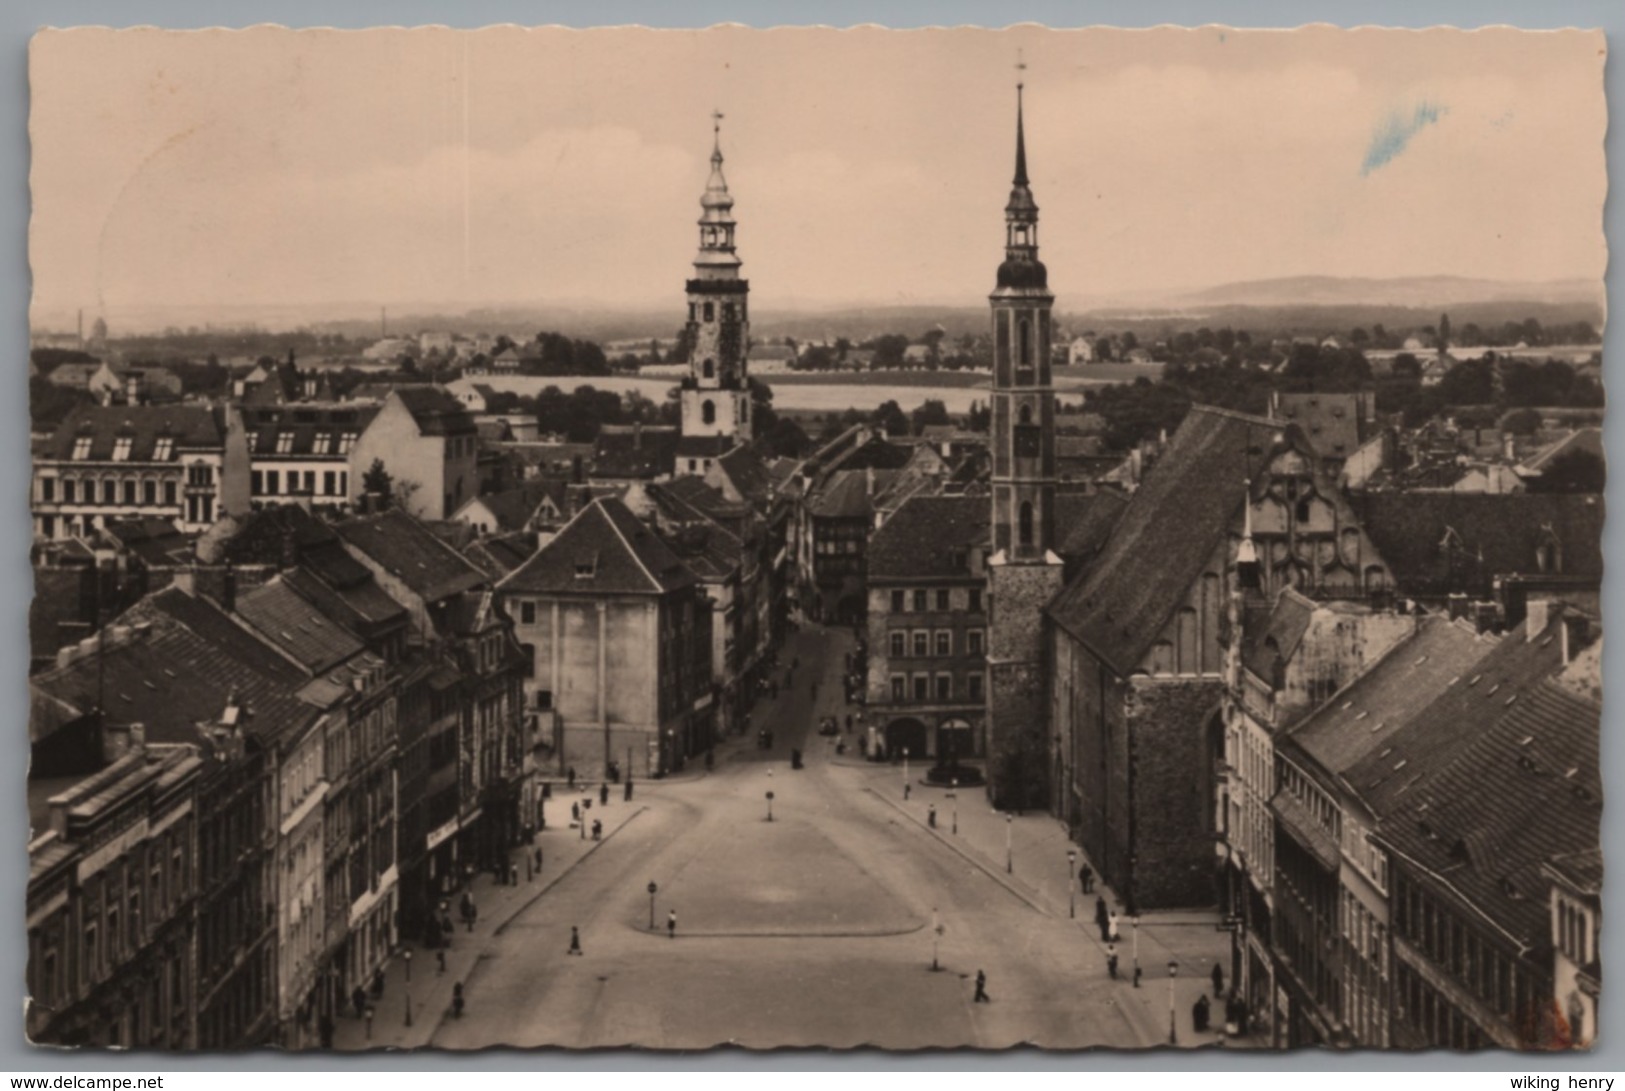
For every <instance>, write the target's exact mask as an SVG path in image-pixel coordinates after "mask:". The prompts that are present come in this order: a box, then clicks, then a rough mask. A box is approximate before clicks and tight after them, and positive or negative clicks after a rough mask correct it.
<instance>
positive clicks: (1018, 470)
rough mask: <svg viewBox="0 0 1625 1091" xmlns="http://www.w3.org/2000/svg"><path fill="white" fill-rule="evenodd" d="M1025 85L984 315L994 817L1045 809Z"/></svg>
mask: <svg viewBox="0 0 1625 1091" xmlns="http://www.w3.org/2000/svg"><path fill="white" fill-rule="evenodd" d="M1022 91H1023V85H1022V84H1020V83H1018V84H1016V170H1015V177H1014V179H1013V180H1012V183H1011V189H1010V200H1009V202H1008V203H1007V204H1006V205H1005V208H1004V261H1003V262H1002V263H1001V264H1000V265H999V271H998V278H997V281H996V283H995V287H994V289H993V293H992V295H990V296H989V297H988V301H989V303H990V304H991V306H992V311H993V381H992V388H991V391H990V393H991V401H992V410H993V431H992V448H993V450H992V457H993V473H992V492H993V497H992V504H993V510H992V527H993V542H992V546H993V555H992V557H991V559H990V560H989V564H988V598H989V602H990V605H989V618H988V655H987V661H988V685H987V690H986V692H987V738H988V791H989V795H991V796H992V798H993V802H994V805H995V806H996V807H998V808H1000V809H1012V808H1015V809H1020V808H1029V807H1031V808H1039V807H1044V806H1047V805H1048V804H1049V802H1050V801H1049V783H1048V782H1049V765H1050V760H1051V757H1052V755H1051V754H1050V744H1049V742H1048V741H1047V740H1048V730H1047V727H1046V725H1047V724H1048V723H1049V700H1048V696H1047V694H1048V683H1047V670H1048V665H1047V663H1046V661H1045V640H1044V620H1045V619H1044V613H1043V611H1044V608H1045V606H1047V605H1048V604H1049V601H1050V600H1051V599H1052V598H1054V597H1055V596H1056V595H1057V594H1058V593H1059V592H1060V590H1061V587H1062V582H1063V579H1062V571H1063V570H1062V564H1061V560H1060V558H1059V557H1057V556H1056V555H1055V553H1054V545H1055V393H1054V389H1053V388H1052V386H1051V384H1050V336H1051V332H1050V308H1051V307H1052V306H1053V305H1054V303H1055V296H1054V295H1052V294H1051V293H1050V290H1049V273H1048V271H1047V270H1046V269H1045V268H1044V263H1043V262H1041V261H1039V260H1038V203H1037V201H1035V200H1034V199H1033V191H1032V186H1031V184H1030V182H1029V181H1028V178H1027V139H1026V132H1025V125H1024V120H1023V111H1022Z"/></svg>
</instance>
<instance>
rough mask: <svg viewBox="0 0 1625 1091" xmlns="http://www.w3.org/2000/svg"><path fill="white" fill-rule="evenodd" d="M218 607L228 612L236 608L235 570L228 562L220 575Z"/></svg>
mask: <svg viewBox="0 0 1625 1091" xmlns="http://www.w3.org/2000/svg"><path fill="white" fill-rule="evenodd" d="M220 609H222V610H224V611H225V612H226V613H228V614H230V613H234V612H236V609H237V570H236V569H235V568H233V567H231V565H229V564H228V565H226V571H225V572H224V573H223V574H222V575H221V577H220Z"/></svg>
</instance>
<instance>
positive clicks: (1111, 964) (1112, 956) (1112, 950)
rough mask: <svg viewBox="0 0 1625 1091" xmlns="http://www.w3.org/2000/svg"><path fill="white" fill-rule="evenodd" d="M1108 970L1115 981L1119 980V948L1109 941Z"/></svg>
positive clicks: (1107, 951)
mask: <svg viewBox="0 0 1625 1091" xmlns="http://www.w3.org/2000/svg"><path fill="white" fill-rule="evenodd" d="M1106 972H1107V973H1108V974H1110V975H1111V977H1112V980H1113V981H1116V980H1117V948H1116V947H1115V946H1113V945H1112V944H1109V943H1108V944H1107V945H1106Z"/></svg>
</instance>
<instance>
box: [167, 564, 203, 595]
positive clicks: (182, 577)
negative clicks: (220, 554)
mask: <svg viewBox="0 0 1625 1091" xmlns="http://www.w3.org/2000/svg"><path fill="white" fill-rule="evenodd" d="M169 582H170V584H171V586H173V587H174V588H175V589H176V590H178V591H180V592H181V593H182V594H187V595H196V594H197V572H196V571H194V570H193V569H190V568H178V569H176V570H175V574H174V575H173V576H172V577H170V580H169Z"/></svg>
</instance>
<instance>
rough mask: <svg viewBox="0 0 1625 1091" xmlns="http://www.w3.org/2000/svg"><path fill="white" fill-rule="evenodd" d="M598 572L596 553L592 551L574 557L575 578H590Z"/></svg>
mask: <svg viewBox="0 0 1625 1091" xmlns="http://www.w3.org/2000/svg"><path fill="white" fill-rule="evenodd" d="M597 572H598V554H596V553H592V554H589V555H587V556H585V557H579V558H577V559H576V579H578V580H590V579H592V578H593V576H595V575H596V574H597Z"/></svg>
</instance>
